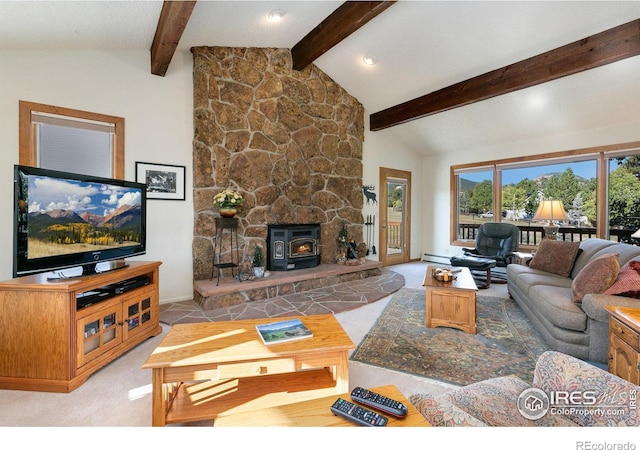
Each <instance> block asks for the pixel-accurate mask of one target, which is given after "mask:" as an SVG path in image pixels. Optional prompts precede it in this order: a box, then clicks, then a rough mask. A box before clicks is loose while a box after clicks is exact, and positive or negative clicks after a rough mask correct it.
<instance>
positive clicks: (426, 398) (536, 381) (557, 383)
mask: <svg viewBox="0 0 640 450" xmlns="http://www.w3.org/2000/svg"><path fill="white" fill-rule="evenodd" d="M532 388H536V389H532ZM637 391H638V386H636V385H635V384H632V383H629V382H628V381H625V380H623V379H622V378H619V377H617V376H615V375H612V374H610V373H609V372H606V371H604V370H602V369H599V368H597V367H595V366H593V365H591V364H589V363H586V362H584V361H581V360H579V359H577V358H574V357H572V356H569V355H566V354H564V353H559V352H555V351H547V352H545V353H543V354H542V355H541V356H540V357H539V358H538V361H537V363H536V368H535V371H534V377H533V384H532V385H529V384H528V383H526V382H524V381H522V380H521V379H520V378H517V377H515V376H508V377H499V378H492V379H490V380H486V381H481V382H478V383H473V384H470V385H468V386H465V387H462V388H458V389H455V390H453V391H449V392H446V393H444V394H440V395H438V396H431V395H427V394H414V395H412V396H410V397H409V401H410V402H411V404H412V405H414V406H415V407H416V409H418V411H420V412H421V413H422V415H423V416H424V417H425V418H426V419H427V420H428V421H429V423H431V425H433V426H517V427H525V426H635V427H637V426H640V419H639V417H638V413H639V411H640V410H639V408H638V406H637V400H636V404H635V406H634V403H633V401H634V400H633V399H634V398H635V399H637V396H638V394H637ZM541 392H542V393H543V394H541ZM560 392H562V393H564V392H566V393H569V394H571V393H573V394H572V397H573V399H574V400H573V401H572V402H570V403H571V404H570V405H569V404H568V403H569V402H565V401H563V400H552V399H554V398H564V395H558V394H557V393H560ZM540 396H542V397H545V396H546V398H547V400H548V403H546V404H543V403H544V402H541V407H540V408H536V404H535V403H531V400H533V401H534V402H537V401H538V400H539V398H541V397H540ZM581 398H582V399H584V400H580V399H581ZM594 398H596V399H597V401H596V403H595V404H590V403H592V400H591V399H594ZM531 405H533V406H531ZM565 406H567V407H565ZM521 410H522V411H523V412H521ZM538 416H541V417H538ZM532 417H534V418H532Z"/></svg>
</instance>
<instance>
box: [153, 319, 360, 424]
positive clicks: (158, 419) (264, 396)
mask: <svg viewBox="0 0 640 450" xmlns="http://www.w3.org/2000/svg"><path fill="white" fill-rule="evenodd" d="M290 318H291V317H288V318H287V319H290ZM284 319H285V318H284V317H283V318H281V319H273V318H272V319H269V318H266V319H265V318H263V319H255V320H237V321H229V322H201V323H191V324H178V325H174V326H173V327H172V328H171V330H169V332H168V333H167V335H166V336H165V337H164V339H163V340H162V342H160V344H159V345H158V347H157V348H156V349H155V350H154V351H153V353H152V354H151V355H150V356H149V358H148V359H147V361H146V362H145V363H144V364H143V366H142V367H143V368H144V369H151V370H152V389H153V392H152V424H153V425H154V426H162V425H165V424H170V423H178V422H193V421H200V420H207V419H215V418H216V417H218V416H219V415H223V414H233V413H238V412H242V411H249V410H255V409H261V408H266V407H271V406H277V405H282V404H286V403H292V402H300V401H305V400H309V399H313V398H318V397H326V396H327V395H334V394H344V393H346V392H348V390H349V367H348V353H349V350H352V349H354V348H355V345H354V344H353V342H352V341H351V339H349V336H347V334H346V333H345V332H344V330H343V329H342V327H341V326H340V324H339V323H338V321H337V320H336V318H335V317H334V316H333V314H322V315H315V316H302V317H299V319H300V320H301V321H302V322H303V323H304V324H305V325H306V327H307V328H309V330H311V332H313V334H314V336H313V337H311V338H307V339H301V340H297V341H291V342H283V343H279V344H272V345H268V346H267V345H264V344H263V343H262V341H261V340H260V337H259V336H258V332H257V331H256V328H255V326H256V325H258V324H264V323H271V322H277V321H279V320H284Z"/></svg>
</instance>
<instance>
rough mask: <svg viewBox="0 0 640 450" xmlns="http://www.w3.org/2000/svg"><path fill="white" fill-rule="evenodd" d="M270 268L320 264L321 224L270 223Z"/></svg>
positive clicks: (268, 237) (268, 252) (268, 265)
mask: <svg viewBox="0 0 640 450" xmlns="http://www.w3.org/2000/svg"><path fill="white" fill-rule="evenodd" d="M267 261H268V264H267V268H268V269H269V270H294V269H308V268H310V267H316V266H317V265H318V264H320V224H309V225H306V224H288V225H269V226H268V235H267Z"/></svg>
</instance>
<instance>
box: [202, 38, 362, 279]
mask: <svg viewBox="0 0 640 450" xmlns="http://www.w3.org/2000/svg"><path fill="white" fill-rule="evenodd" d="M192 53H193V58H194V73H193V80H194V126H195V131H194V141H193V188H194V191H193V194H194V238H193V274H194V281H197V280H208V279H210V277H211V274H212V273H213V270H212V269H213V266H212V265H213V253H214V243H215V236H216V230H215V220H214V219H215V217H216V216H217V215H218V212H217V210H215V208H214V206H213V197H214V196H215V195H216V194H217V193H218V192H220V191H222V190H224V189H233V190H235V191H238V192H239V193H241V194H242V196H243V198H244V204H243V206H242V207H241V208H240V210H239V212H238V216H237V217H238V218H239V219H240V220H239V226H238V242H239V244H240V254H241V259H242V260H248V259H249V258H250V256H251V255H252V254H253V251H254V248H255V247H256V246H261V247H262V248H263V249H264V250H265V256H266V258H267V259H268V258H269V257H270V255H269V251H268V249H267V238H268V224H314V223H317V224H319V225H320V240H321V242H322V250H321V252H320V254H321V262H322V263H332V262H334V261H335V259H336V246H335V242H336V237H337V235H338V232H339V230H340V229H341V228H342V226H343V224H345V225H346V226H347V229H348V230H349V233H350V235H351V236H352V237H353V238H354V239H355V240H356V241H357V242H362V239H363V238H362V235H363V234H362V230H363V222H364V221H363V217H362V207H363V196H362V170H363V169H362V146H363V141H364V109H363V107H362V105H361V104H360V103H359V102H358V101H357V100H356V99H355V98H354V97H352V96H351V95H349V94H348V93H347V92H346V91H345V90H344V89H342V88H341V87H340V86H339V85H338V84H337V83H335V82H334V81H333V80H332V79H331V78H329V77H328V76H327V75H326V74H324V73H323V72H322V71H320V70H319V69H318V68H317V67H315V66H314V65H313V64H312V65H310V66H309V67H307V68H305V69H304V70H302V71H297V70H293V69H292V59H291V52H290V50H288V49H276V48H231V47H194V48H192ZM228 237H229V235H228V234H226V233H225V234H223V238H222V243H221V247H222V249H223V251H222V260H221V262H222V263H225V262H232V261H231V255H232V252H231V250H232V247H231V244H230V242H228ZM225 270H228V269H225ZM223 276H226V277H229V276H230V272H229V273H225V272H224V271H223Z"/></svg>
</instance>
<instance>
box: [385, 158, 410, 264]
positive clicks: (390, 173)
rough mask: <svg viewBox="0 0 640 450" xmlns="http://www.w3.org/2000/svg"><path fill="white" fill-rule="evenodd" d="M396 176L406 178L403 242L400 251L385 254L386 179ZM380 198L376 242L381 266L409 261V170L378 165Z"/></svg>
mask: <svg viewBox="0 0 640 450" xmlns="http://www.w3.org/2000/svg"><path fill="white" fill-rule="evenodd" d="M388 178H398V179H401V180H407V192H405V199H404V207H405V210H404V211H403V220H404V222H405V223H404V234H403V243H404V248H403V249H402V252H400V253H399V254H397V255H393V256H389V255H387V197H388V192H387V179H388ZM379 184H380V200H379V201H378V209H379V216H380V220H379V224H378V227H379V228H378V244H379V247H380V249H379V251H378V254H379V259H380V262H381V263H382V265H383V266H388V265H392V264H401V263H405V262H409V260H410V257H411V172H408V171H405V170H400V169H390V168H387V167H380V177H379Z"/></svg>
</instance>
